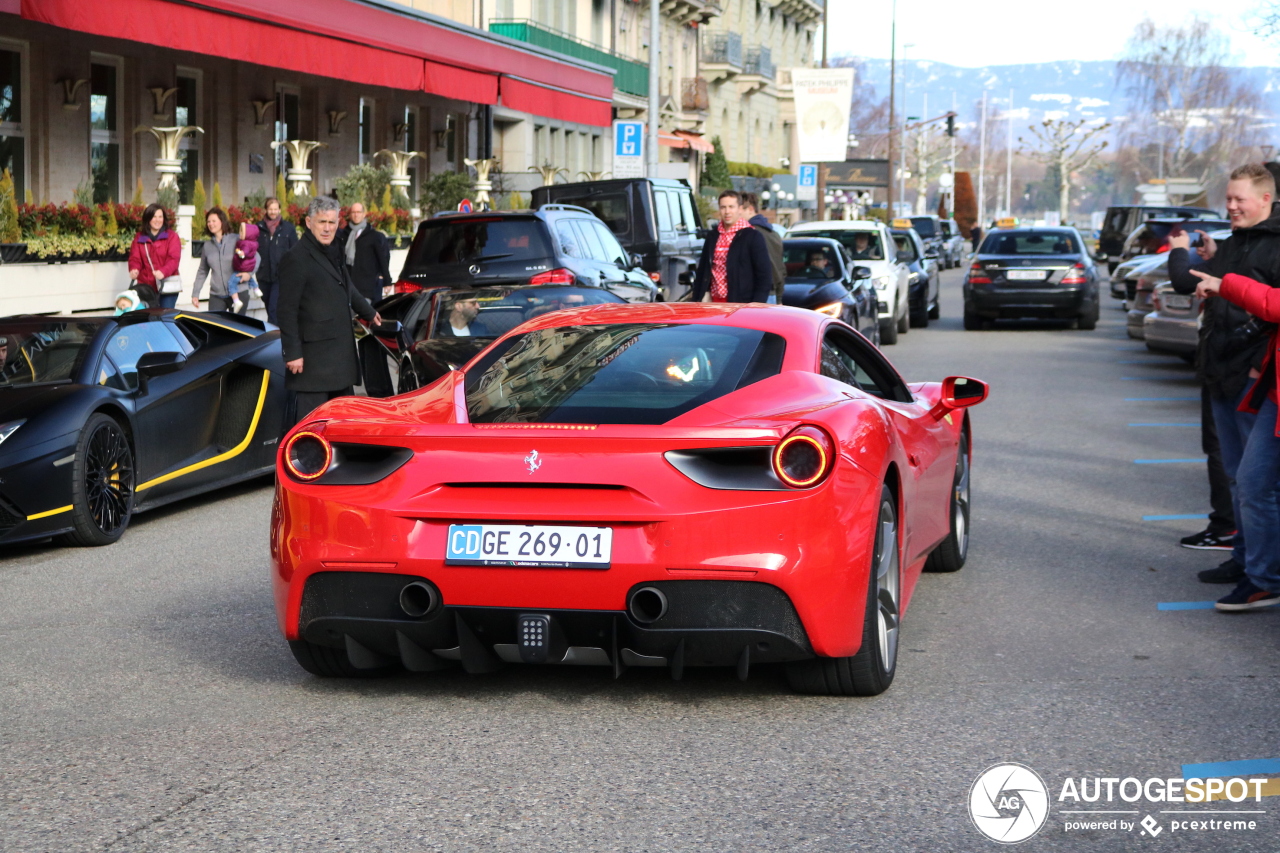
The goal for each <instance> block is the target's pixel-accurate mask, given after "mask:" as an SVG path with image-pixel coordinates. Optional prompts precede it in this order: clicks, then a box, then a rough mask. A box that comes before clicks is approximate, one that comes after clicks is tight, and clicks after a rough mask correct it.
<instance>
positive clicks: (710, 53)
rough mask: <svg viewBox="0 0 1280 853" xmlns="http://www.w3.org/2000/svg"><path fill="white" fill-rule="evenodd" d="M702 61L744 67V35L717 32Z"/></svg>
mask: <svg viewBox="0 0 1280 853" xmlns="http://www.w3.org/2000/svg"><path fill="white" fill-rule="evenodd" d="M702 61H703V62H706V63H709V64H711V65H732V66H733V67H734V68H741V67H742V36H741V35H740V34H738V33H716V34H714V35H713V36H712V37H711V39H710V40H709V41H708V44H707V48H706V51H705V53H704V54H703V57H702Z"/></svg>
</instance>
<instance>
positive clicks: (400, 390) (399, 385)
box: [396, 358, 422, 394]
mask: <svg viewBox="0 0 1280 853" xmlns="http://www.w3.org/2000/svg"><path fill="white" fill-rule="evenodd" d="M420 387H422V386H421V385H420V384H419V382H418V374H417V372H416V371H415V370H414V369H413V362H412V361H411V360H410V359H407V358H406V359H405V360H404V361H402V362H400V376H399V378H398V379H397V380H396V393H397V394H407V393H408V392H410V391H417V390H418V389H419V388H420Z"/></svg>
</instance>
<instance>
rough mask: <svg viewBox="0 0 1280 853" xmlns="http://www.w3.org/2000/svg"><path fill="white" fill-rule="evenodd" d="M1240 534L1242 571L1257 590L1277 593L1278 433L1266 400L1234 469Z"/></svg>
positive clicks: (1279, 575)
mask: <svg viewBox="0 0 1280 853" xmlns="http://www.w3.org/2000/svg"><path fill="white" fill-rule="evenodd" d="M1236 484H1237V489H1236V491H1237V493H1238V494H1239V504H1240V511H1241V513H1242V515H1240V516H1238V519H1239V521H1240V529H1241V532H1243V533H1244V541H1245V562H1244V571H1245V574H1247V575H1248V576H1249V580H1251V581H1253V582H1254V584H1256V585H1257V586H1258V587H1259V588H1260V589H1265V590H1267V591H1269V592H1280V436H1277V435H1276V404H1275V403H1273V402H1271V401H1270V400H1267V401H1266V402H1265V403H1263V404H1262V408H1261V409H1260V410H1259V411H1258V416H1257V421H1256V422H1255V423H1254V425H1253V430H1252V431H1251V432H1250V433H1249V441H1248V443H1247V444H1246V445H1245V448H1244V456H1243V457H1242V458H1241V459H1240V468H1239V470H1238V471H1237V472H1236Z"/></svg>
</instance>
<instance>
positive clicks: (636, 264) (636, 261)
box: [631, 252, 644, 269]
mask: <svg viewBox="0 0 1280 853" xmlns="http://www.w3.org/2000/svg"><path fill="white" fill-rule="evenodd" d="M642 266H644V256H643V255H641V254H640V253H639V252H632V253H631V268H632V269H639V268H640V267H642Z"/></svg>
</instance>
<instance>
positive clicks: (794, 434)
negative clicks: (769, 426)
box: [773, 426, 836, 489]
mask: <svg viewBox="0 0 1280 853" xmlns="http://www.w3.org/2000/svg"><path fill="white" fill-rule="evenodd" d="M835 461H836V452H835V445H834V444H833V443H832V441H831V437H830V436H828V435H827V434H826V433H825V432H823V431H822V430H820V429H818V428H817V427H813V426H801V427H796V428H795V429H793V430H792V431H791V432H789V433H787V436H786V438H784V439H782V441H780V442H778V446H777V447H775V448H774V449H773V473H775V474H777V475H778V479H779V480H781V481H782V482H783V483H785V484H786V485H788V486H790V487H791V488H793V489H809V488H813V487H814V486H816V485H818V484H819V483H821V482H822V481H823V480H825V479H826V478H827V475H828V474H830V473H831V468H832V466H834V465H835Z"/></svg>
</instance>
